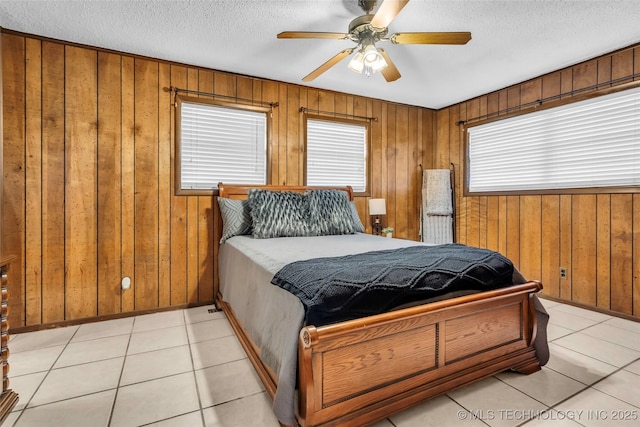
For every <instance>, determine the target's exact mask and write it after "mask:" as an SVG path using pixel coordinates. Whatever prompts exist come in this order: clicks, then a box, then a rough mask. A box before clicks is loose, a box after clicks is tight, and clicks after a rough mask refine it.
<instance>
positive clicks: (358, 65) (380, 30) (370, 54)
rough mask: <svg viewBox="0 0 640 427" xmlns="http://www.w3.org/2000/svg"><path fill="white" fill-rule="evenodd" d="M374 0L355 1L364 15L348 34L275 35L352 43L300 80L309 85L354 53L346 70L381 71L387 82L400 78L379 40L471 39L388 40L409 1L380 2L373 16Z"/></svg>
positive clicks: (460, 36)
mask: <svg viewBox="0 0 640 427" xmlns="http://www.w3.org/2000/svg"><path fill="white" fill-rule="evenodd" d="M376 3H377V1H376V0H358V6H360V8H362V10H364V12H365V14H364V15H362V16H359V17H357V18H356V19H354V20H353V21H351V23H350V24H349V32H348V33H326V32H312V31H284V32H282V33H280V34H278V38H279V39H338V40H352V41H354V42H356V43H357V45H356V47H353V48H349V49H345V50H343V51H342V52H340V53H338V54H337V55H335V56H334V57H332V58H331V59H329V60H328V61H327V62H325V63H324V64H322V65H321V66H319V67H318V68H316V69H315V70H313V71H312V72H311V73H309V74H307V75H306V76H305V77H303V78H302V81H304V82H310V81H312V80H314V79H316V78H317V77H318V76H320V75H321V74H322V73H324V72H325V71H327V70H328V69H329V68H331V67H333V66H334V65H336V64H337V63H338V62H340V61H342V60H343V59H344V58H345V57H347V56H349V55H351V54H352V53H353V52H354V51H357V52H356V54H355V55H354V57H353V58H352V59H351V61H350V62H349V68H350V69H351V70H353V71H355V72H357V73H363V74H365V75H367V76H370V75H371V74H373V73H376V72H378V71H380V73H382V75H383V76H384V78H385V80H386V81H387V82H392V81H395V80H398V79H399V78H400V72H399V71H398V69H397V68H396V66H395V65H394V64H393V62H392V61H391V58H389V55H388V54H387V52H385V51H384V50H383V49H380V48H378V47H376V43H377V42H380V41H390V42H391V43H393V44H466V43H467V42H468V41H469V40H471V33H469V32H446V33H442V32H438V33H424V32H420V33H394V34H392V35H390V36H389V37H387V32H388V29H387V27H388V26H389V24H390V23H391V21H393V20H394V19H395V17H396V16H397V15H398V13H400V11H401V10H402V8H403V7H405V6H406V4H407V3H409V0H383V2H382V4H381V5H380V7H379V8H378V11H377V12H376V13H375V15H372V14H371V11H372V10H373V8H374V7H375V6H376Z"/></svg>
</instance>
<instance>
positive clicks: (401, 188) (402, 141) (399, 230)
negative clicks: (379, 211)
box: [387, 105, 409, 238]
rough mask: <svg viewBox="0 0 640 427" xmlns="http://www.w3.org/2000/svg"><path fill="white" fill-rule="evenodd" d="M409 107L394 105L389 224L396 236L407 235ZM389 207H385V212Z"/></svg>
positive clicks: (403, 236) (405, 236) (404, 236)
mask: <svg viewBox="0 0 640 427" xmlns="http://www.w3.org/2000/svg"><path fill="white" fill-rule="evenodd" d="M408 122H409V108H408V107H406V106H404V105H398V106H397V107H396V150H395V151H396V159H395V160H396V183H395V204H394V206H393V210H394V213H393V215H394V216H395V220H394V221H393V222H390V223H389V225H390V226H391V227H393V228H394V231H393V232H394V234H396V235H397V237H401V238H407V237H408V225H409V224H408V218H407V210H408V209H409V194H408V193H409V176H408V175H409V171H408V169H407V164H408V157H409V152H408V151H409V140H408V139H409V127H408V125H409V123H408ZM388 211H389V207H387V212H388Z"/></svg>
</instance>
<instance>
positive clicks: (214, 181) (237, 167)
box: [180, 101, 267, 190]
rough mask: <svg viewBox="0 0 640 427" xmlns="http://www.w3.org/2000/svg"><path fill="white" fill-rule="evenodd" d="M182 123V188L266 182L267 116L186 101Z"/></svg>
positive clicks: (212, 187) (182, 112)
mask: <svg viewBox="0 0 640 427" xmlns="http://www.w3.org/2000/svg"><path fill="white" fill-rule="evenodd" d="M180 120H181V122H180V156H181V157H180V158H181V164H180V167H181V171H180V185H181V187H180V188H181V189H183V190H192V189H195V190H211V189H215V188H217V186H218V182H224V183H229V184H265V183H266V164H267V151H266V150H267V114H266V113H264V112H257V111H251V110H244V109H235V108H229V107H222V106H217V105H210V104H203V103H193V102H186V101H182V104H181V116H180Z"/></svg>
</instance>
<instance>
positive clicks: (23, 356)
mask: <svg viewBox="0 0 640 427" xmlns="http://www.w3.org/2000/svg"><path fill="white" fill-rule="evenodd" d="M63 350H64V346H63V345H59V346H56V347H46V348H41V349H36V350H29V351H22V352H20V353H13V349H11V355H10V356H9V366H10V368H11V371H10V372H11V377H18V376H20V375H26V374H33V373H35V372H42V371H48V370H49V369H50V368H51V367H52V366H53V364H54V363H55V362H56V360H57V359H58V356H60V354H61V353H62V351H63Z"/></svg>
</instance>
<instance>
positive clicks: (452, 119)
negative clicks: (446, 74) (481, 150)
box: [442, 103, 468, 244]
mask: <svg viewBox="0 0 640 427" xmlns="http://www.w3.org/2000/svg"><path fill="white" fill-rule="evenodd" d="M466 119H467V104H466V103H462V104H460V105H456V106H453V107H451V114H450V115H449V126H450V127H451V131H450V132H449V148H450V150H451V153H450V154H449V163H446V164H444V165H442V167H443V168H446V167H447V165H448V164H450V163H453V164H454V165H455V168H456V171H459V172H460V173H458V174H456V180H455V187H456V194H458V195H460V196H462V194H463V192H464V169H463V167H464V158H465V151H464V141H463V140H462V127H461V126H460V125H457V124H456V122H458V121H460V120H466ZM467 203H468V198H467V197H462V198H460V199H459V201H458V206H457V207H456V211H457V212H458V215H456V224H457V225H456V227H457V231H456V236H457V240H458V242H459V243H463V244H466V243H467V231H468V230H467V225H468V222H467V218H468V213H467Z"/></svg>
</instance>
